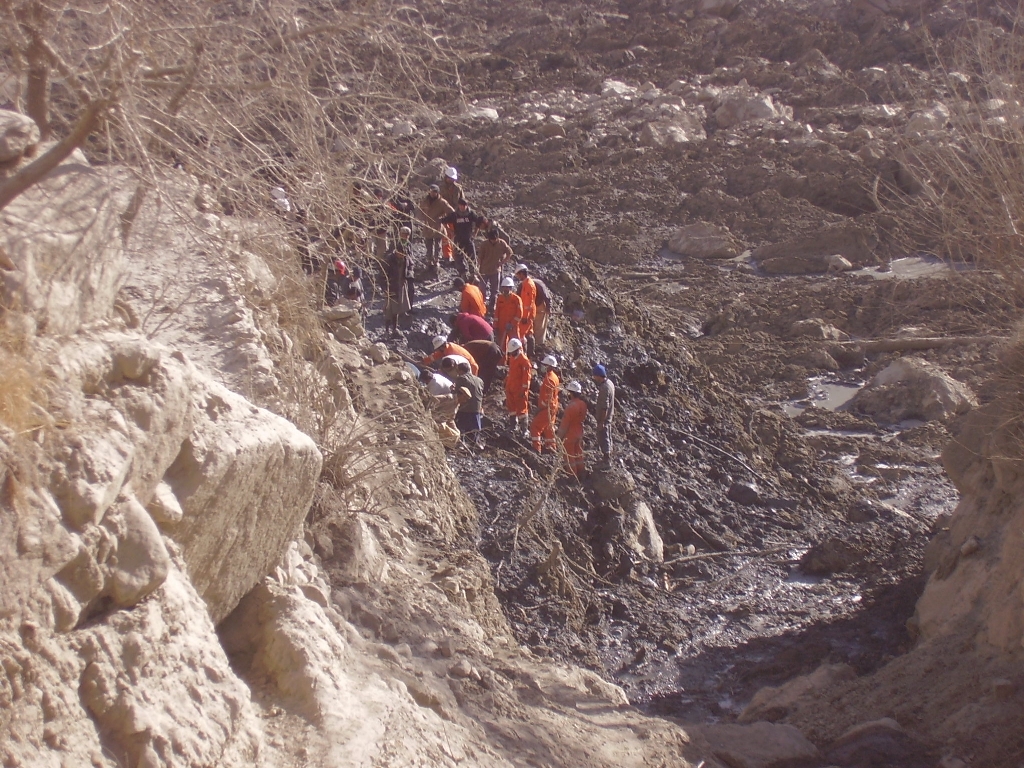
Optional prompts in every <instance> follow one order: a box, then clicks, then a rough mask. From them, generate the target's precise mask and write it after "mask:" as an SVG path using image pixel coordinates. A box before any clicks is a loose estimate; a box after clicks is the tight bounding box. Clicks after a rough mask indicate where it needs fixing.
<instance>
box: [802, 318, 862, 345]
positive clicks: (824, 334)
mask: <svg viewBox="0 0 1024 768" xmlns="http://www.w3.org/2000/svg"><path fill="white" fill-rule="evenodd" d="M789 335H790V336H792V337H794V338H806V339H818V340H821V341H846V340H847V339H849V338H850V335H849V334H848V333H844V332H843V331H841V330H839V329H838V328H836V327H835V326H834V325H832V324H831V323H827V322H825V321H824V320H822V319H821V318H817V317H813V318H810V319H807V320H797V321H796V322H795V323H793V325H792V326H790V329H789Z"/></svg>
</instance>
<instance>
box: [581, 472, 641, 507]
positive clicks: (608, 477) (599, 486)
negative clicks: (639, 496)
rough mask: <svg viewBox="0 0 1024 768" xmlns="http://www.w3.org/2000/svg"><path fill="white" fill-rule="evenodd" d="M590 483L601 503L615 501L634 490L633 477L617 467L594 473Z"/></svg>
mask: <svg viewBox="0 0 1024 768" xmlns="http://www.w3.org/2000/svg"><path fill="white" fill-rule="evenodd" d="M591 482H592V483H593V485H594V491H595V492H596V493H597V495H598V496H599V497H600V498H601V499H602V500H603V501H615V500H616V499H620V498H622V497H623V496H625V495H626V494H628V493H632V492H633V491H634V490H636V483H635V482H634V480H633V476H632V475H631V474H630V473H629V472H627V471H626V470H624V469H621V468H619V467H612V468H610V469H607V470H598V471H595V472H594V473H593V475H592V477H591Z"/></svg>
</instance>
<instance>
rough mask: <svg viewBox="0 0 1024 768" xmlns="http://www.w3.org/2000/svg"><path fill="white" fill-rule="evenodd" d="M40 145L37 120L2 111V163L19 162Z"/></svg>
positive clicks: (0, 115) (0, 150)
mask: <svg viewBox="0 0 1024 768" xmlns="http://www.w3.org/2000/svg"><path fill="white" fill-rule="evenodd" d="M38 143H39V126H37V125H36V123H35V120H33V119H32V118H31V117H28V116H27V115H22V114H20V113H18V112H11V111H9V110H6V109H0V163H8V162H10V161H11V160H17V159H18V158H20V157H21V156H22V155H24V154H25V152H26V151H27V150H30V149H31V148H33V147H35V146H36V144H38Z"/></svg>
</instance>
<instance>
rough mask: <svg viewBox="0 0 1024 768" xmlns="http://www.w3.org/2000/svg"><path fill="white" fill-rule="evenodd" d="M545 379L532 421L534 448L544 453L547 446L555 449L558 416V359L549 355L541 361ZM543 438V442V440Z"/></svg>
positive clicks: (549, 448)
mask: <svg viewBox="0 0 1024 768" xmlns="http://www.w3.org/2000/svg"><path fill="white" fill-rule="evenodd" d="M540 370H541V372H542V373H543V374H544V379H543V381H541V383H540V394H539V395H538V396H537V415H536V416H534V417H533V421H532V422H530V438H531V439H532V441H533V450H535V451H536V452H537V453H543V452H544V448H545V447H546V448H547V449H548V450H549V451H553V450H555V419H556V418H558V385H559V381H558V361H557V360H555V358H554V357H553V356H552V355H548V356H547V357H545V358H544V359H543V360H541V362H540ZM542 440H543V442H542Z"/></svg>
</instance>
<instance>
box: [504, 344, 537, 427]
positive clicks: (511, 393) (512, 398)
mask: <svg viewBox="0 0 1024 768" xmlns="http://www.w3.org/2000/svg"><path fill="white" fill-rule="evenodd" d="M532 377H533V366H532V365H530V359H529V358H528V357H527V356H526V354H525V353H524V352H523V342H521V341H520V340H519V339H512V340H511V341H510V342H509V343H508V374H507V375H506V376H505V408H506V409H508V412H509V415H510V416H511V417H512V419H513V426H514V427H515V429H516V430H517V431H518V432H520V433H522V434H528V433H527V431H526V420H527V417H528V416H529V413H530V399H529V395H530V379H531V378H532Z"/></svg>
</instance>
